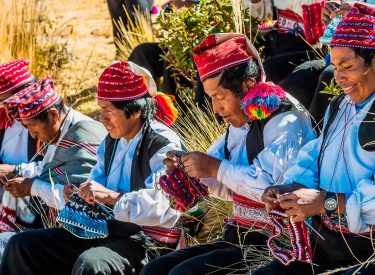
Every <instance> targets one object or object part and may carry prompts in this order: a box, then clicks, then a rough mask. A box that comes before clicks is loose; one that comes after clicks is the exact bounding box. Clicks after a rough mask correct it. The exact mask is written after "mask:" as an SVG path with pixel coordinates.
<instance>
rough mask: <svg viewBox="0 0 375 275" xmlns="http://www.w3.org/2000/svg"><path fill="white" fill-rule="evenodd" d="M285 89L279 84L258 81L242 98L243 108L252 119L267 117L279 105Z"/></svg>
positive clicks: (284, 95)
mask: <svg viewBox="0 0 375 275" xmlns="http://www.w3.org/2000/svg"><path fill="white" fill-rule="evenodd" d="M285 98H286V93H285V91H284V90H283V89H282V88H281V87H280V86H277V85H271V84H268V83H258V84H257V85H256V86H255V88H253V89H251V90H249V92H248V93H247V94H246V95H245V97H244V98H243V100H242V109H243V110H244V111H245V113H246V114H247V115H248V116H249V117H250V119H252V120H260V119H266V118H267V117H269V116H270V115H272V113H273V112H275V111H276V110H277V109H278V108H279V107H280V103H281V100H282V99H285Z"/></svg>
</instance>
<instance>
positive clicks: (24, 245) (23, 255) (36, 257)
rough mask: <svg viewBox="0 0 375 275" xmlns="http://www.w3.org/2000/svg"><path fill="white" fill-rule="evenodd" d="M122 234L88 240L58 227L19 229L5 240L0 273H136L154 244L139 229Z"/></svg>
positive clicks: (154, 248)
mask: <svg viewBox="0 0 375 275" xmlns="http://www.w3.org/2000/svg"><path fill="white" fill-rule="evenodd" d="M124 234H125V235H123V236H120V235H116V234H114V235H112V236H111V234H110V236H109V237H107V238H105V239H96V240H88V239H80V238H78V237H76V236H74V235H73V234H71V233H70V232H68V231H66V230H65V229H62V228H52V229H37V230H32V231H26V232H22V233H19V234H16V235H15V236H13V237H12V238H11V239H10V241H9V242H8V245H7V246H6V248H5V252H4V256H3V259H2V263H1V267H0V274H7V275H25V274H27V275H33V274H35V275H44V274H46V275H47V274H61V275H62V274H64V275H65V274H77V275H78V274H127V275H129V274H138V273H139V272H140V270H141V269H142V268H143V266H144V265H145V264H146V263H147V262H149V261H150V260H151V259H153V258H155V257H156V256H158V250H157V246H158V245H157V244H155V243H154V242H153V241H152V240H151V239H150V238H149V237H147V236H145V235H144V233H143V232H142V231H140V232H138V233H136V234H132V235H131V236H129V235H128V236H126V235H127V234H126V233H124Z"/></svg>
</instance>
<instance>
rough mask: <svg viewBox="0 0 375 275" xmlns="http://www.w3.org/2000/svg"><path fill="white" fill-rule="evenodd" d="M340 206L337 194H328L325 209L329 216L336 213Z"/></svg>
mask: <svg viewBox="0 0 375 275" xmlns="http://www.w3.org/2000/svg"><path fill="white" fill-rule="evenodd" d="M337 206H338V202H337V198H336V193H332V192H327V196H326V199H325V200H324V209H325V210H326V213H327V214H328V215H330V214H332V213H333V212H335V211H336V209H337Z"/></svg>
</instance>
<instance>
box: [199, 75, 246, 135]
mask: <svg viewBox="0 0 375 275" xmlns="http://www.w3.org/2000/svg"><path fill="white" fill-rule="evenodd" d="M219 80H220V76H218V77H215V78H208V79H206V80H204V81H203V87H204V91H205V93H206V94H207V95H208V96H209V97H210V98H211V101H212V107H213V110H214V112H215V113H217V114H218V115H219V116H221V117H222V118H223V120H224V121H225V122H227V123H230V124H231V125H232V126H234V127H237V128H239V127H242V126H243V125H244V124H245V123H246V122H248V121H249V117H248V116H247V115H246V114H245V112H244V111H243V110H242V109H241V100H240V99H239V98H238V97H236V96H235V95H234V93H233V92H231V91H230V90H228V89H225V88H223V87H222V86H219V85H218V84H219Z"/></svg>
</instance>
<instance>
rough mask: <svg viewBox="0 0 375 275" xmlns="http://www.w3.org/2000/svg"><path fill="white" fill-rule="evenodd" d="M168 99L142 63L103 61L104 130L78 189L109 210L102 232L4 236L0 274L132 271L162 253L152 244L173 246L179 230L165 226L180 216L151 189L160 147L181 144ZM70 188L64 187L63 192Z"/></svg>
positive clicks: (157, 170)
mask: <svg viewBox="0 0 375 275" xmlns="http://www.w3.org/2000/svg"><path fill="white" fill-rule="evenodd" d="M171 103H172V102H171V100H170V99H169V98H167V97H166V96H165V95H163V94H159V93H156V84H155V82H154V81H153V79H152V77H151V74H150V73H149V72H148V71H147V70H145V69H144V68H142V67H139V66H137V65H136V64H134V63H131V62H126V61H120V62H116V63H114V64H112V65H111V66H109V67H108V68H106V69H105V70H104V72H103V74H102V75H101V76H100V78H99V84H98V104H99V106H100V107H101V114H100V121H101V122H102V123H103V125H104V126H105V127H106V128H107V130H108V132H109V136H107V138H106V139H105V140H104V141H103V142H102V143H101V145H100V146H99V149H98V154H97V164H96V166H95V167H94V168H93V169H92V171H91V174H90V177H89V179H88V180H87V182H85V183H83V184H81V186H80V190H79V192H78V196H79V197H80V198H82V199H84V200H85V201H86V202H87V203H89V204H100V205H106V209H108V208H111V209H113V212H111V213H112V214H111V216H113V218H112V220H110V221H108V231H109V232H108V233H109V235H108V237H105V238H101V239H83V238H78V237H76V236H75V235H73V234H71V233H70V232H68V231H66V230H65V229H63V228H59V229H46V230H39V231H29V232H24V233H20V234H18V235H16V236H14V237H13V238H12V239H11V240H10V242H9V243H8V246H7V248H6V251H5V255H4V258H3V262H2V264H1V267H0V273H2V274H51V273H54V274H115V273H116V274H138V273H139V271H140V270H141V269H142V267H143V266H144V265H145V264H146V263H147V262H148V261H149V260H150V259H152V258H155V257H156V256H157V255H158V254H159V253H162V251H160V250H159V249H158V248H160V247H161V248H163V247H165V245H167V246H168V247H175V245H176V244H177V242H178V239H179V234H178V235H173V234H174V232H175V231H173V230H172V229H169V228H170V227H173V226H174V224H175V223H176V222H177V220H178V219H179V216H180V215H179V213H178V212H177V211H175V210H173V209H171V208H170V206H169V201H168V199H167V198H166V197H165V196H164V195H163V194H162V192H161V191H160V190H157V189H155V183H156V182H157V181H158V178H159V177H160V176H161V175H162V174H163V173H164V172H165V170H164V169H165V168H164V165H163V162H162V161H163V159H164V158H165V157H166V153H167V152H168V151H171V150H181V148H182V144H181V141H180V139H179V137H178V136H177V134H176V133H174V132H173V131H172V130H171V129H170V128H168V127H167V125H171V124H172V123H173V122H174V120H175V118H176V110H175V109H174V107H173V106H172V105H171ZM73 191H74V190H73V189H71V188H70V187H69V186H67V187H66V188H65V195H66V197H67V198H69V197H70V195H71V193H72V192H73ZM74 196H76V195H74ZM87 226H90V225H87ZM46 255H49V256H47V257H46ZM16 259H17V261H19V264H18V265H17V266H14V264H13V263H14V261H15V260H16Z"/></svg>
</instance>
